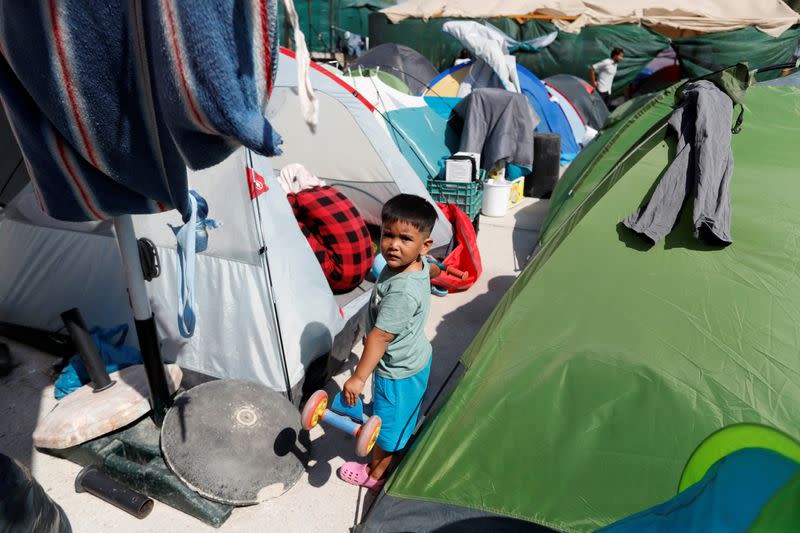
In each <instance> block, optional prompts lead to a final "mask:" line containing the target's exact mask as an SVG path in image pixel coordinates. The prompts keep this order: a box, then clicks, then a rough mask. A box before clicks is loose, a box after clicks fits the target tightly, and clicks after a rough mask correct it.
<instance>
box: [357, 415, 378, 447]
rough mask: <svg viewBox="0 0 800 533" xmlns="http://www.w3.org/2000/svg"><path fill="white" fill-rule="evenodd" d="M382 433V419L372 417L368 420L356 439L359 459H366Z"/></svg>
mask: <svg viewBox="0 0 800 533" xmlns="http://www.w3.org/2000/svg"><path fill="white" fill-rule="evenodd" d="M380 432H381V417H379V416H377V415H376V416H371V417H369V418H368V419H367V421H366V423H365V424H364V425H363V426H361V429H360V430H359V432H358V438H357V439H356V455H358V456H359V457H366V456H367V455H369V452H371V451H372V447H373V446H375V441H377V440H378V434H379V433H380Z"/></svg>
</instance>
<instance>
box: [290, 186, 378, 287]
mask: <svg viewBox="0 0 800 533" xmlns="http://www.w3.org/2000/svg"><path fill="white" fill-rule="evenodd" d="M286 197H287V199H288V200H289V205H291V206H292V210H293V211H294V216H295V218H296V219H297V223H298V224H299V225H300V229H301V230H302V231H303V235H305V236H306V239H308V243H309V244H310V245H311V249H312V250H314V254H315V255H316V256H317V260H318V261H319V264H320V265H321V266H322V271H323V272H324V273H325V277H326V278H327V279H328V283H330V286H331V289H332V290H333V291H334V292H347V291H350V290H352V289H354V288H355V287H357V286H358V285H359V284H360V283H361V282H362V281H364V277H365V276H366V275H367V271H369V269H370V267H371V266H372V241H371V240H370V236H369V231H368V230H367V224H366V223H365V222H364V219H363V218H361V215H360V214H359V212H358V210H357V209H356V207H355V206H354V205H353V202H351V201H350V200H349V199H348V198H347V197H346V196H345V195H344V194H342V193H341V192H339V190H338V189H336V188H335V187H330V186H327V187H313V188H311V189H307V190H304V191H300V192H299V193H290V194H288V195H287V196H286Z"/></svg>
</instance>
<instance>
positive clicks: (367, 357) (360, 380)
mask: <svg viewBox="0 0 800 533" xmlns="http://www.w3.org/2000/svg"><path fill="white" fill-rule="evenodd" d="M394 337H395V336H394V335H393V334H391V333H387V332H385V331H383V330H381V329H378V328H372V331H370V332H369V334H368V335H367V340H366V342H365V343H364V352H363V353H362V354H361V359H360V360H359V361H358V366H357V367H356V371H355V372H354V373H353V375H352V376H351V377H350V379H348V380H347V381H345V382H344V385H343V386H342V395H343V396H344V401H345V403H346V404H347V405H355V404H356V402H357V401H358V396H359V394H361V391H363V390H364V384H365V383H366V382H367V378H368V377H369V375H370V374H372V371H373V370H375V367H376V366H378V361H380V360H381V357H383V354H385V353H386V349H387V348H388V347H389V343H390V342H392V341H393V340H394Z"/></svg>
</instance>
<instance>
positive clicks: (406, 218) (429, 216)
mask: <svg viewBox="0 0 800 533" xmlns="http://www.w3.org/2000/svg"><path fill="white" fill-rule="evenodd" d="M397 221H403V222H408V223H409V224H411V225H412V226H414V227H415V228H417V229H418V230H419V231H420V232H422V233H424V234H425V235H430V234H431V231H433V225H434V224H436V210H435V209H434V208H433V206H432V205H431V204H430V203H429V202H428V201H427V200H425V198H421V197H419V196H415V195H413V194H398V195H397V196H395V197H394V198H392V199H391V200H389V201H388V202H386V203H385V204H384V205H383V210H382V211H381V222H382V223H383V224H391V223H392V222H397Z"/></svg>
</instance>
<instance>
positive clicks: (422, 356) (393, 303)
mask: <svg viewBox="0 0 800 533" xmlns="http://www.w3.org/2000/svg"><path fill="white" fill-rule="evenodd" d="M422 265H423V266H422V270H421V271H419V272H404V273H397V272H393V271H392V270H390V269H389V268H388V267H385V268H384V269H383V271H382V272H381V274H380V276H378V281H377V283H375V286H374V287H373V288H372V297H371V298H370V305H369V310H368V312H367V331H372V328H378V329H382V330H383V331H385V332H387V333H392V334H394V335H395V338H394V340H393V341H392V342H390V343H389V347H388V348H387V349H386V353H385V354H383V357H381V360H380V362H378V366H377V367H375V373H376V374H378V375H379V376H383V377H387V378H390V379H402V378H407V377H409V376H413V375H414V374H416V373H417V372H419V371H420V370H422V369H423V368H425V365H427V364H428V359H430V357H431V352H432V348H431V343H430V342H428V338H427V337H426V336H425V322H426V321H427V320H428V313H429V312H430V309H431V283H430V268H429V267H428V262H427V261H424V260H423V261H422Z"/></svg>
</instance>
